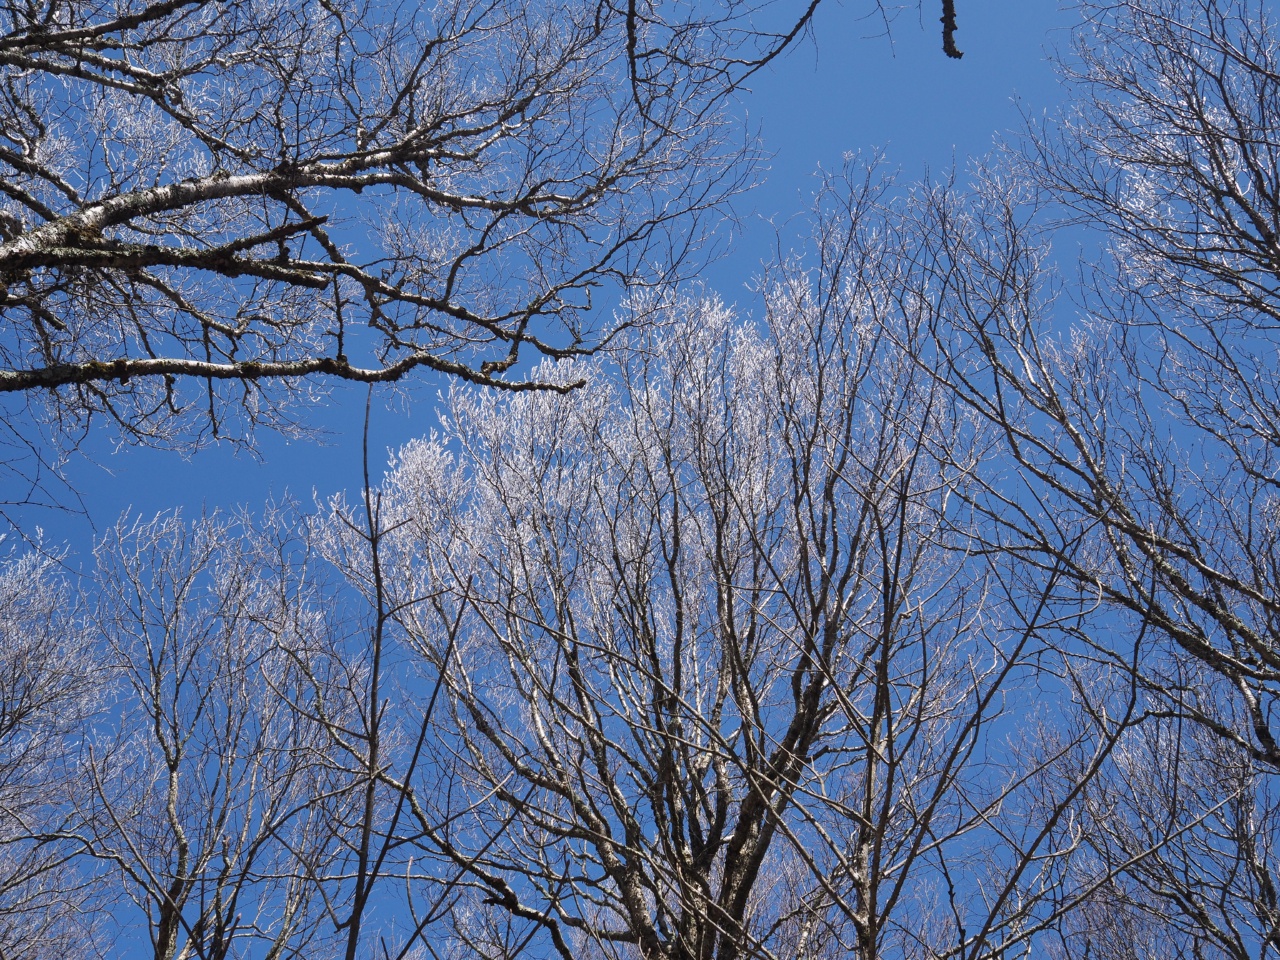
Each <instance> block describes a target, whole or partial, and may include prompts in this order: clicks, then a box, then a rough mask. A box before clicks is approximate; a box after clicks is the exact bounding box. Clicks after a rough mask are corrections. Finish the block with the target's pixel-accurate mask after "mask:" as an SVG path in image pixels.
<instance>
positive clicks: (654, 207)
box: [0, 0, 816, 442]
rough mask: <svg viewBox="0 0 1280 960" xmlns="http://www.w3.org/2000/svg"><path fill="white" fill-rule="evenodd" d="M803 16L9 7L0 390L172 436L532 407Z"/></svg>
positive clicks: (462, 8) (701, 171)
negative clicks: (421, 408)
mask: <svg viewBox="0 0 1280 960" xmlns="http://www.w3.org/2000/svg"><path fill="white" fill-rule="evenodd" d="M815 6H816V2H815V3H814V4H813V5H812V6H810V7H808V8H807V9H805V8H801V9H800V10H799V11H795V12H788V11H772V12H767V11H765V10H764V9H757V5H755V4H738V3H729V4H718V5H716V6H715V7H714V8H713V7H704V8H699V9H698V10H694V8H687V9H683V12H673V11H672V10H671V8H665V7H664V8H663V9H662V10H659V8H658V7H657V6H656V5H653V4H646V3H629V4H624V5H614V4H596V3H580V2H577V0H567V2H557V3H539V4H534V5H530V4H526V3H523V2H505V0H504V2H500V3H477V2H472V0H443V2H440V3H435V4H431V5H407V6H404V5H402V6H398V7H394V8H387V7H386V6H385V5H377V4H369V3H365V2H361V0H351V2H347V0H342V2H329V0H322V2H318V3H304V2H296V3H287V4H284V5H280V4H275V5H269V6H264V5H261V4H253V3H249V2H236V3H231V4H227V3H215V2H213V0H183V2H176V3H175V2H169V0H164V2H154V3H151V2H140V3H114V2H91V0H48V2H43V3H37V4H25V3H6V4H4V5H2V6H0V69H2V70H3V85H2V92H0V117H2V118H3V121H2V122H0V129H2V130H3V134H2V135H0V167H2V169H3V178H2V179H3V186H2V188H0V310H2V311H3V316H4V321H5V322H4V333H3V337H2V338H0V356H2V358H3V359H2V361H0V366H2V367H3V369H0V392H8V393H17V394H19V395H20V396H21V397H24V398H26V400H27V402H29V403H33V404H34V405H35V406H36V407H37V408H38V410H40V411H42V413H43V415H44V416H45V417H47V418H50V419H51V420H52V421H54V422H55V423H56V425H57V427H58V428H59V429H60V430H61V431H63V436H67V435H72V436H74V435H75V432H76V431H78V430H80V429H82V427H83V425H84V423H85V421H86V420H87V419H88V418H89V417H91V416H94V415H105V416H106V417H108V418H109V419H110V420H112V421H113V422H114V423H115V425H116V427H117V428H118V430H119V431H120V433H121V434H122V435H123V436H124V437H126V438H127V439H130V440H138V441H143V442H170V441H174V440H176V439H182V440H186V441H198V440H199V439H201V438H202V437H206V436H210V435H214V436H221V435H224V434H226V433H227V432H232V433H234V432H235V429H234V425H233V424H231V423H229V422H228V421H231V420H234V419H236V418H237V417H239V418H241V422H240V427H241V428H243V427H245V426H246V423H245V422H246V421H247V424H248V425H251V424H253V423H256V422H262V421H268V422H275V423H277V424H285V425H287V424H288V419H287V416H286V415H284V414H282V413H281V412H280V408H279V401H280V400H281V399H282V397H285V396H287V395H288V394H291V393H293V394H296V393H297V392H299V391H306V390H308V389H311V388H309V387H308V384H311V383H314V382H315V381H316V380H317V378H320V379H323V378H324V377H330V378H343V379H348V380H357V381H364V382H384V381H391V380H396V379H398V378H400V377H403V376H404V375H406V374H407V373H409V372H410V371H412V370H414V369H415V368H420V367H426V368H430V369H432V370H436V371H442V372H445V373H448V374H452V375H456V376H460V377H464V378H467V379H473V380H478V381H482V382H486V383H495V384H504V385H507V386H515V385H519V384H524V385H525V386H528V385H529V384H528V383H525V382H524V380H523V375H522V374H521V372H520V371H521V370H522V369H525V368H520V367H517V366H516V363H517V359H518V358H519V357H520V356H522V353H521V351H525V352H526V353H528V352H530V351H531V352H533V353H535V354H539V353H540V354H550V355H552V356H563V355H567V354H573V353H576V352H578V351H580V350H582V349H584V348H586V347H588V346H590V345H591V344H593V343H595V342H596V341H595V336H596V334H597V333H599V332H600V331H598V330H597V329H595V324H596V323H597V322H598V319H599V314H600V312H599V311H598V310H597V309H596V308H597V307H598V306H599V302H598V298H599V296H600V294H599V293H598V291H600V290H601V288H602V287H605V286H607V285H608V284H609V283H611V282H618V283H620V284H622V285H623V286H628V285H635V284H644V283H648V282H654V281H656V280H663V279H667V278H670V277H671V276H673V275H678V274H679V272H680V270H681V268H682V264H683V262H684V261H685V259H686V257H687V256H688V255H689V254H690V253H691V251H692V250H693V249H694V248H695V247H696V246H697V244H698V242H699V240H700V237H701V228H700V226H699V222H700V218H701V217H702V216H703V215H704V214H706V213H707V212H708V211H711V210H713V209H717V208H718V205H719V204H720V202H721V201H722V200H723V199H724V198H725V197H726V196H728V195H731V194H732V193H733V192H735V190H736V189H737V188H738V187H740V186H741V185H742V184H743V183H744V182H745V179H746V178H748V177H749V176H750V171H749V166H750V157H751V155H752V153H753V149H752V147H751V146H750V144H745V145H744V144H743V143H739V142H736V140H735V139H734V134H733V133H732V130H731V127H730V126H729V125H728V124H727V121H726V119H725V114H724V106H725V102H726V97H727V95H728V94H729V93H730V92H732V91H733V89H734V88H735V87H736V85H737V84H738V83H739V82H740V81H741V79H742V78H743V76H744V75H746V74H747V73H749V72H750V71H751V70H753V69H755V68H757V67H758V66H759V65H761V64H762V63H764V62H767V60H768V59H770V58H771V57H772V56H774V55H776V54H777V53H778V52H779V51H780V50H781V49H783V48H784V47H785V46H786V45H787V44H788V43H790V42H791V41H792V40H793V39H794V38H795V37H796V36H797V35H798V34H799V33H800V32H801V31H802V29H803V28H804V26H805V25H806V24H807V23H808V22H809V18H810V17H811V15H812V13H813V8H814V7H815ZM672 18H674V19H672ZM771 18H772V19H774V20H776V21H777V22H778V23H779V24H782V26H780V27H778V28H777V29H771V28H770V24H769V21H770V19H771ZM797 21H798V22H797ZM740 161H746V162H747V166H745V167H744V166H743V164H742V163H741V162H740ZM608 299H609V298H608V297H607V296H606V302H607V301H608ZM509 377H510V378H511V379H509ZM272 382H274V383H276V384H278V385H279V387H280V389H279V390H275V391H272V390H268V389H267V386H268V384H270V383H272ZM558 385H559V386H564V385H563V384H558ZM282 417H283V418H284V419H281V418H282Z"/></svg>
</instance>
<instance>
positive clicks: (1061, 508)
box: [913, 0, 1280, 957]
mask: <svg viewBox="0 0 1280 960" xmlns="http://www.w3.org/2000/svg"><path fill="white" fill-rule="evenodd" d="M1085 13H1086V21H1085V23H1084V25H1083V26H1082V27H1081V28H1080V30H1079V32H1078V34H1077V44H1076V46H1075V49H1074V51H1073V54H1072V56H1071V58H1069V59H1067V60H1066V61H1065V64H1066V69H1067V71H1068V76H1069V79H1071V80H1072V81H1073V84H1074V87H1073V89H1074V90H1075V91H1076V92H1077V94H1078V96H1077V97H1076V99H1075V101H1074V105H1073V107H1072V109H1071V110H1069V111H1068V112H1067V114H1066V115H1065V116H1064V117H1063V118H1062V120H1061V123H1060V124H1057V125H1047V126H1046V127H1044V128H1042V129H1038V130H1034V131H1033V135H1032V137H1031V138H1030V139H1029V140H1028V141H1027V146H1026V148H1025V151H1024V153H1023V155H1022V156H1020V157H1018V158H1016V160H1015V161H1014V163H1013V164H1011V165H1010V167H1012V168H1015V169H1012V172H1010V169H1007V168H1004V167H998V166H993V167H991V168H989V169H986V170H983V171H980V172H979V177H978V181H979V182H978V184H977V186H976V188H975V190H974V191H973V193H972V194H971V195H970V196H968V197H961V196H959V195H958V193H957V192H956V191H952V190H943V189H934V190H929V191H922V192H921V193H920V194H919V195H918V196H919V198H920V202H919V203H918V206H917V213H916V216H917V218H918V222H919V223H920V235H921V237H922V238H924V239H922V242H921V245H920V247H919V249H918V251H917V252H916V254H915V256H914V259H913V263H915V264H918V265H919V266H920V271H919V275H920V278H919V280H918V282H917V287H918V289H919V291H920V296H921V298H922V300H926V301H927V302H929V303H930V304H931V307H930V312H931V313H932V316H933V319H932V320H930V325H931V327H932V329H933V331H934V339H935V344H936V349H937V351H938V353H939V354H940V355H942V356H945V357H946V358H947V361H946V363H945V365H944V368H945V372H944V373H943V374H942V377H943V380H944V381H945V382H946V384H947V386H948V388H949V389H950V390H951V391H952V396H953V397H954V398H955V399H956V401H957V402H958V403H960V404H961V405H963V406H964V407H965V408H966V409H968V410H970V411H972V412H974V413H975V414H977V415H978V416H979V417H980V418H981V419H983V420H985V421H986V422H989V423H991V424H994V425H995V426H996V427H997V428H998V430H999V431H1000V434H1001V435H1002V437H1003V439H1004V453H1003V455H1002V457H1001V458H999V459H997V460H993V461H992V462H991V464H990V465H989V468H988V469H986V470H984V471H982V474H983V476H984V477H985V482H984V484H983V485H982V492H981V494H980V495H979V496H976V497H973V498H972V499H971V500H970V502H971V503H972V504H973V505H974V506H975V508H976V509H978V510H979V512H980V513H982V514H983V515H985V517H986V520H985V521H984V522H982V523H979V524H977V525H975V531H976V532H978V533H979V534H980V536H981V539H982V541H983V542H984V544H985V549H987V550H991V551H998V552H1003V553H1005V554H1007V555H1008V556H1010V557H1013V558H1016V559H1017V561H1018V562H1020V563H1022V564H1024V565H1025V566H1026V568H1027V569H1030V570H1039V571H1041V572H1043V573H1045V574H1048V573H1049V572H1051V571H1052V572H1054V573H1056V574H1058V575H1059V577H1060V579H1059V584H1060V586H1061V587H1062V588H1063V590H1062V592H1061V593H1060V594H1059V600H1058V604H1059V605H1065V606H1069V605H1070V604H1071V603H1072V602H1073V601H1072V599H1071V598H1072V597H1073V596H1074V598H1075V600H1074V602H1075V603H1076V604H1077V605H1078V609H1079V615H1080V621H1079V622H1080V624H1081V629H1079V630H1078V631H1077V632H1076V633H1075V636H1074V640H1073V641H1072V643H1071V646H1070V649H1069V650H1068V651H1067V652H1069V653H1070V655H1071V656H1072V657H1073V658H1074V659H1075V661H1076V662H1077V663H1086V662H1089V663H1093V664H1095V665H1099V667H1098V668H1099V669H1102V670H1104V671H1114V672H1115V673H1116V675H1120V676H1126V677H1127V678H1128V680H1129V684H1130V686H1129V687H1128V688H1126V696H1134V695H1136V697H1137V702H1136V704H1135V707H1134V712H1133V713H1132V714H1131V716H1132V717H1133V720H1134V721H1135V722H1136V721H1138V720H1141V723H1140V725H1138V726H1137V727H1136V728H1134V729H1133V730H1131V732H1130V733H1129V734H1127V735H1126V737H1125V739H1124V740H1123V741H1122V746H1121V747H1120V748H1118V750H1117V752H1116V754H1115V755H1114V756H1113V757H1112V758H1111V760H1110V761H1109V762H1108V764H1107V765H1104V766H1105V769H1104V770H1103V771H1102V772H1103V773H1104V774H1105V775H1104V776H1103V777H1102V779H1101V780H1099V781H1098V783H1097V784H1096V785H1095V788H1094V789H1093V790H1092V791H1087V792H1086V795H1087V797H1088V804H1087V806H1086V807H1084V808H1082V809H1081V812H1080V816H1081V817H1083V818H1085V819H1082V820H1081V821H1080V823H1081V824H1085V823H1087V824H1088V826H1087V827H1081V833H1080V836H1081V839H1082V840H1084V841H1086V842H1087V844H1088V845H1089V846H1090V847H1091V848H1092V849H1093V851H1094V854H1093V855H1094V856H1095V857H1096V859H1095V860H1094V861H1093V862H1094V864H1095V866H1096V867H1097V869H1098V870H1099V871H1100V873H1097V874H1095V877H1096V878H1097V879H1098V881H1099V884H1100V885H1099V886H1098V887H1097V889H1096V891H1095V893H1096V895H1094V896H1090V897H1088V898H1086V901H1085V905H1084V906H1083V907H1082V909H1081V910H1080V911H1079V912H1078V913H1077V914H1075V919H1074V920H1073V921H1072V924H1074V926H1073V928H1072V929H1073V930H1074V931H1075V933H1073V934H1072V936H1073V937H1077V939H1074V940H1072V939H1070V938H1069V939H1068V942H1069V943H1074V944H1076V945H1075V946H1071V947H1068V950H1069V951H1078V950H1079V949H1081V946H1080V944H1081V943H1082V942H1085V941H1087V942H1089V943H1091V944H1092V947H1091V949H1095V950H1096V949H1100V946H1099V945H1100V944H1101V943H1103V942H1105V941H1107V940H1108V938H1113V939H1112V948H1111V949H1110V952H1108V953H1107V954H1106V955H1109V956H1116V957H1121V956H1141V955H1147V954H1144V953H1143V952H1142V950H1143V949H1146V948H1145V947H1142V946H1141V945H1142V944H1146V945H1147V947H1149V948H1150V950H1151V951H1152V955H1170V956H1175V955H1213V956H1246V955H1248V956H1258V955H1269V954H1270V952H1271V951H1272V950H1273V949H1274V945H1273V941H1274V917H1275V913H1274V882H1273V880H1272V873H1273V859H1272V853H1271V846H1272V844H1273V838H1272V833H1273V831H1274V826H1273V825H1272V820H1273V818H1274V800H1273V799H1272V798H1273V795H1274V791H1275V783H1274V778H1275V776H1276V775H1277V773H1278V772H1280V747H1278V746H1277V735H1278V731H1277V729H1276V708H1277V706H1278V705H1280V700H1278V696H1280V661H1278V660H1277V650H1278V649H1280V632H1277V625H1278V623H1280V620H1278V619H1277V614H1280V566H1278V565H1277V557H1280V551H1278V550H1277V539H1278V536H1280V511H1278V506H1280V499H1278V497H1277V494H1278V492H1280V489H1278V487H1277V484H1278V482H1280V466H1278V465H1280V458H1278V455H1280V418H1278V416H1277V411H1280V363H1278V362H1277V356H1278V355H1280V353H1278V351H1280V323H1278V321H1280V309H1278V306H1277V305H1278V303H1280V301H1277V292H1278V288H1277V280H1278V279H1280V270H1278V268H1277V256H1276V251H1277V248H1276V242H1277V241H1276V237H1277V225H1280V180H1278V179H1277V177H1278V176H1280V174H1278V173H1277V171H1278V170H1280V167H1277V164H1276V156H1277V154H1276V150H1277V144H1278V143H1280V79H1278V78H1280V59H1278V57H1277V49H1278V46H1277V32H1276V23H1275V21H1274V19H1273V15H1274V11H1272V10H1271V9H1270V7H1269V6H1268V5H1266V4H1260V3H1249V2H1234V0H1221V2H1219V0H1198V2H1181V0H1151V2H1136V0H1135V2H1129V0H1124V2H1119V3H1114V4H1097V5H1091V4H1090V5H1086V6H1085ZM1046 225H1047V226H1046ZM1081 227H1091V228H1095V229H1096V230H1097V231H1098V232H1096V233H1092V234H1081V233H1072V232H1070V231H1072V230H1078V229H1079V228H1081ZM1081 237H1083V238H1084V239H1085V242H1086V244H1088V243H1092V242H1093V241H1095V240H1096V241H1097V242H1098V243H1099V244H1100V246H1101V250H1100V251H1099V252H1097V254H1096V256H1092V258H1091V260H1090V261H1089V262H1086V263H1085V265H1084V267H1083V268H1082V269H1081V283H1080V284H1079V285H1078V286H1073V287H1072V288H1071V290H1072V292H1073V294H1075V303H1074V304H1069V303H1066V302H1064V301H1063V300H1061V299H1060V298H1059V297H1058V292H1059V291H1060V289H1061V281H1060V279H1059V278H1058V276H1057V275H1056V274H1055V270H1054V268H1053V266H1052V257H1053V252H1052V249H1051V247H1050V243H1051V241H1059V242H1060V241H1062V240H1069V241H1074V240H1076V239H1079V238H1081ZM970 489H974V488H970ZM1078 702H1079V704H1080V705H1081V709H1082V710H1083V716H1085V717H1086V718H1087V720H1088V722H1089V723H1091V724H1101V723H1104V722H1110V719H1111V714H1110V711H1111V710H1112V708H1113V703H1112V702H1111V701H1110V700H1109V694H1105V693H1104V692H1103V691H1102V690H1101V689H1100V690H1096V691H1089V690H1088V689H1087V688H1083V687H1082V688H1081V690H1080V697H1079V699H1078ZM1155 918H1159V919H1155ZM1089 931H1093V932H1092V933H1089ZM1124 931H1129V932H1130V933H1131V934H1132V937H1130V939H1129V940H1128V941H1127V943H1122V944H1120V945H1118V946H1117V945H1116V944H1117V943H1119V941H1120V940H1121V939H1122V938H1123V937H1125V936H1128V934H1126V933H1124ZM1085 934H1088V936H1085ZM1079 937H1084V940H1083V941H1082V940H1080V939H1078V938H1079Z"/></svg>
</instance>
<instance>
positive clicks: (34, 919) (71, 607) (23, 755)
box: [0, 552, 103, 960]
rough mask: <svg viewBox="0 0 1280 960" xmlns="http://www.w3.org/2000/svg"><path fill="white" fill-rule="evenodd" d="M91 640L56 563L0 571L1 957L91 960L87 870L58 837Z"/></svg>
mask: <svg viewBox="0 0 1280 960" xmlns="http://www.w3.org/2000/svg"><path fill="white" fill-rule="evenodd" d="M98 659H99V658H98V657H97V655H96V652H95V650H94V649H93V647H92V644H91V635H90V633H89V631H88V630H87V629H86V625H85V623H84V621H83V619H82V618H81V617H80V616H79V614H78V611H77V607H76V604H75V600H74V594H73V591H72V589H71V587H70V585H69V584H68V583H67V582H66V580H65V578H64V577H62V576H61V575H60V573H59V570H58V564H57V561H56V559H55V558H53V557H51V556H49V555H48V554H40V553H34V552H33V553H29V554H27V555H25V556H21V557H10V558H8V559H6V560H5V561H4V563H3V566H2V567H0V954H2V955H3V956H5V957H11V958H13V960H25V958H33V960H34V958H36V957H43V956H51V955H54V954H57V955H59V956H65V957H73V958H74V957H81V956H84V957H88V956H90V955H91V950H92V946H93V941H94V929H95V926H96V924H94V923H93V922H92V921H91V919H89V917H90V914H89V913H88V911H87V910H86V905H87V904H88V903H89V902H90V900H89V887H90V880H91V878H92V872H91V871H87V870H83V869H80V868H79V865H78V864H76V863H75V861H74V855H75V852H76V851H75V849H74V847H72V846H71V845H70V844H67V843H65V842H62V841H61V840H60V839H59V833H60V831H61V830H62V829H63V828H64V827H65V825H66V823H67V821H68V820H69V819H70V817H71V816H72V804H73V803H74V800H75V799H76V798H77V796H78V795H79V787H80V785H81V783H82V776H81V770H80V765H79V763H78V755H79V749H78V748H79V745H80V738H81V736H82V733H83V727H82V724H83V723H84V722H85V721H86V720H88V719H90V718H91V717H93V716H94V714H95V713H96V712H97V711H98V710H99V709H100V708H101V703H102V698H101V694H102V692H103V683H102V677H101V675H100V673H99V670H98Z"/></svg>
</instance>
